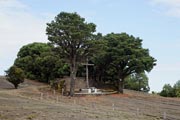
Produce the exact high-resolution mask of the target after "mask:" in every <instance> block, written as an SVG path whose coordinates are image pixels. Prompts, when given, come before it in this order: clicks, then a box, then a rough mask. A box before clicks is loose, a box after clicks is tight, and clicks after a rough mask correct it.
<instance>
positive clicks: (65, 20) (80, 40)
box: [46, 12, 96, 96]
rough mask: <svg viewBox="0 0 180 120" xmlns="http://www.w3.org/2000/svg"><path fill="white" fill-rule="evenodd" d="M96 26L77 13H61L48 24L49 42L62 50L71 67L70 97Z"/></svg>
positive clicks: (87, 53)
mask: <svg viewBox="0 0 180 120" xmlns="http://www.w3.org/2000/svg"><path fill="white" fill-rule="evenodd" d="M95 29H96V25H95V24H93V23H87V22H85V19H84V18H82V17H81V16H79V15H78V14H77V13H67V12H61V13H60V14H58V15H57V16H56V17H55V19H54V20H53V21H51V23H47V29H46V32H47V35H48V40H49V41H50V42H51V43H53V44H54V45H55V46H56V47H59V48H60V50H61V51H60V53H61V54H62V55H63V57H64V58H65V59H66V61H67V62H68V63H69V66H70V77H71V83H70V95H71V96H73V94H74V89H75V80H76V73H77V69H78V63H79V62H81V61H82V60H83V58H85V57H87V56H88V55H89V54H90V53H91V52H89V50H90V48H91V47H92V46H91V45H92V44H91V40H92V39H93V38H94V35H93V32H95Z"/></svg>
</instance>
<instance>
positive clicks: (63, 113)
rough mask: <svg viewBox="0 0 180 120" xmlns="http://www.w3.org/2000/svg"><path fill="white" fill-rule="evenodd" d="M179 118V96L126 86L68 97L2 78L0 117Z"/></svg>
mask: <svg viewBox="0 0 180 120" xmlns="http://www.w3.org/2000/svg"><path fill="white" fill-rule="evenodd" d="M163 117H166V119H167V120H180V100H179V99H177V98H163V97H159V96H152V95H148V94H143V93H139V92H134V91H129V90H125V94H123V95H121V94H113V95H107V96H84V97H73V98H70V97H65V96H61V95H60V93H57V92H54V91H53V90H50V88H49V87H48V85H46V84H42V83H38V82H34V81H31V80H26V81H25V83H23V84H21V85H20V88H19V89H17V90H15V89H13V86H12V85H11V84H10V83H8V82H7V81H6V80H5V79H4V78H2V77H1V79H0V120H161V119H163Z"/></svg>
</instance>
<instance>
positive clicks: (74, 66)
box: [70, 58, 77, 96]
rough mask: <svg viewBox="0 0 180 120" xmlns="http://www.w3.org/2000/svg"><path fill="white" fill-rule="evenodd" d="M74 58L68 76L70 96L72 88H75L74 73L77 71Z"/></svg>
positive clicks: (72, 93) (72, 92) (72, 91)
mask: <svg viewBox="0 0 180 120" xmlns="http://www.w3.org/2000/svg"><path fill="white" fill-rule="evenodd" d="M75 60H76V59H75V58H74V59H73V60H72V63H71V66H70V72H71V73H70V77H71V82H70V96H73V95H74V90H75V81H76V73H77V66H76V61H75Z"/></svg>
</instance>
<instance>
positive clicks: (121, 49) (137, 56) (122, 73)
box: [104, 33, 156, 93]
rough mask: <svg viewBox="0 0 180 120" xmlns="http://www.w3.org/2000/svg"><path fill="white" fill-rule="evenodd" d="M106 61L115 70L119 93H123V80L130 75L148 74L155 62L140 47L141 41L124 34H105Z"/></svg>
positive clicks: (145, 50) (146, 50)
mask: <svg viewBox="0 0 180 120" xmlns="http://www.w3.org/2000/svg"><path fill="white" fill-rule="evenodd" d="M104 40H105V41H106V42H107V49H106V52H107V53H106V59H108V61H109V67H111V68H113V69H115V71H114V73H116V74H117V77H118V79H117V85H118V91H119V93H123V88H124V80H125V78H126V77H128V76H129V75H131V74H134V73H142V72H145V71H147V72H150V71H151V70H152V68H153V67H154V66H155V65H156V64H155V62H156V60H155V59H154V58H153V57H151V56H150V55H149V50H148V49H145V48H143V47H142V40H141V39H140V38H135V37H134V36H132V35H128V34H126V33H120V34H114V33H111V34H107V35H106V36H104Z"/></svg>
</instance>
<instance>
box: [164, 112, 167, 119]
mask: <svg viewBox="0 0 180 120" xmlns="http://www.w3.org/2000/svg"><path fill="white" fill-rule="evenodd" d="M166 116H167V115H166V112H164V114H163V120H166V118H167V117H166Z"/></svg>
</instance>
